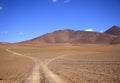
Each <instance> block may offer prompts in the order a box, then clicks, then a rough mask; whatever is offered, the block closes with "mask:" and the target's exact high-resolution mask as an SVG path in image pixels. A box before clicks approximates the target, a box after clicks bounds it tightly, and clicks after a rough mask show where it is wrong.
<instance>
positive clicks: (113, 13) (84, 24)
mask: <svg viewBox="0 0 120 83" xmlns="http://www.w3.org/2000/svg"><path fill="white" fill-rule="evenodd" d="M113 25H118V26H120V0H0V41H1V42H5V41H6V42H19V41H24V40H28V39H32V38H34V37H37V36H40V35H43V34H45V33H48V32H52V31H55V30H58V29H73V30H86V29H92V30H93V31H98V32H99V31H105V30H106V29H108V28H110V27H111V26H113Z"/></svg>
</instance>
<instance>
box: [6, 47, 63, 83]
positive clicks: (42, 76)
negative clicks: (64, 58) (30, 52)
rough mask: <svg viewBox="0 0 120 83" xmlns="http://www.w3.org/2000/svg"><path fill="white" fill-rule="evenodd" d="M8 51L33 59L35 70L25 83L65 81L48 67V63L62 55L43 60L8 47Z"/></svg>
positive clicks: (60, 82)
mask: <svg viewBox="0 0 120 83" xmlns="http://www.w3.org/2000/svg"><path fill="white" fill-rule="evenodd" d="M6 51H7V52H10V53H12V54H15V55H18V56H22V57H26V58H29V59H32V60H33V61H34V63H35V65H34V67H33V70H32V72H31V74H30V75H29V76H28V78H26V80H25V81H24V83H65V82H64V81H63V80H62V79H61V78H60V77H59V76H58V75H56V74H54V73H53V72H52V71H50V70H49V68H48V67H47V65H48V64H49V63H50V62H52V61H53V60H55V59H57V58H60V57H55V58H52V59H48V60H44V61H43V60H40V59H38V58H35V57H31V56H26V55H23V54H20V53H17V52H14V51H11V50H9V49H6Z"/></svg>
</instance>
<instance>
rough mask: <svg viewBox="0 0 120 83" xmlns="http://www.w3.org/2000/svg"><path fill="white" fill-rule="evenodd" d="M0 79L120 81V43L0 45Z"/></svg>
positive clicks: (11, 82)
mask: <svg viewBox="0 0 120 83" xmlns="http://www.w3.org/2000/svg"><path fill="white" fill-rule="evenodd" d="M0 57H1V58H0V79H1V80H0V83H120V45H119V44H117V45H104V44H101V45H100V44H99V45H97V44H68V43H67V44H38V45H33V44H13V45H9V44H6V45H1V46H0Z"/></svg>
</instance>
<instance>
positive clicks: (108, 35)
mask: <svg viewBox="0 0 120 83" xmlns="http://www.w3.org/2000/svg"><path fill="white" fill-rule="evenodd" d="M116 30H117V31H116ZM119 30H120V29H119V28H118V27H116V26H113V27H112V28H110V29H109V30H107V31H106V32H105V33H100V32H90V31H81V30H78V31H74V30H57V31H55V32H52V33H47V34H45V35H42V36H39V37H36V38H34V39H32V40H28V41H24V43H38V42H42V43H93V44H97V43H103V44H116V43H117V44H118V43H120V37H119V35H120V33H119ZM113 34H114V35H113Z"/></svg>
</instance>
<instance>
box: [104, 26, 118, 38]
mask: <svg viewBox="0 0 120 83" xmlns="http://www.w3.org/2000/svg"><path fill="white" fill-rule="evenodd" d="M104 33H107V34H111V35H116V36H120V26H115V25H114V26H112V27H111V28H110V29H108V30H107V31H105V32H104Z"/></svg>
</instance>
